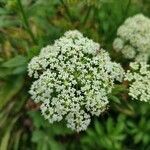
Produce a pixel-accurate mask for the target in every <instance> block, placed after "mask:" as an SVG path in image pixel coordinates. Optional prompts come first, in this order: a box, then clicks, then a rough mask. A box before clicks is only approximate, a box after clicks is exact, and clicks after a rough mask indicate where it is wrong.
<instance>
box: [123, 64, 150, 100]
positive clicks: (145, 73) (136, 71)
mask: <svg viewBox="0 0 150 150" xmlns="http://www.w3.org/2000/svg"><path fill="white" fill-rule="evenodd" d="M130 67H131V70H128V71H127V73H126V75H125V80H127V81H129V95H130V96H131V97H132V98H133V99H136V100H140V101H145V102H150V65H148V64H146V62H141V63H138V62H132V63H130Z"/></svg>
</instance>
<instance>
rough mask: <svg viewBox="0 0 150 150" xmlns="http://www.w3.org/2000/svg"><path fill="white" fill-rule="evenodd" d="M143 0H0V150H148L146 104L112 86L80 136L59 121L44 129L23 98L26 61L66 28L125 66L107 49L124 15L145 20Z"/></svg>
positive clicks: (146, 12)
mask: <svg viewBox="0 0 150 150" xmlns="http://www.w3.org/2000/svg"><path fill="white" fill-rule="evenodd" d="M149 10H150V3H149V1H148V0H124V1H121V0H94V3H87V1H86V0H83V1H78V0H76V1H75V2H71V0H70V1H69V0H1V1H0V150H7V149H10V150H20V149H21V150H28V149H33V150H36V149H37V150H49V149H52V150H53V149H54V150H57V149H108V150H122V149H125V150H126V149H131V150H134V149H136V150H149V149H150V145H149V143H150V126H149V124H150V115H149V112H150V105H148V104H145V103H142V102H136V101H132V100H131V99H130V98H129V97H128V95H127V91H126V89H125V87H126V86H127V83H126V82H125V83H123V84H122V85H120V86H118V87H115V89H114V91H113V92H112V95H110V108H109V109H108V111H106V114H102V115H101V116H100V117H99V118H98V119H95V118H92V122H93V124H91V126H90V128H89V129H88V130H87V131H85V132H81V133H80V134H77V133H74V132H71V131H70V130H68V129H66V128H65V125H64V123H63V122H62V124H54V125H50V124H48V123H47V122H46V121H45V120H43V119H42V117H41V116H40V114H39V112H38V109H39V106H38V105H36V104H34V103H33V102H32V100H30V98H29V94H28V91H29V87H30V85H31V83H32V80H31V79H30V78H28V77H27V63H28V62H29V61H30V60H31V58H32V57H33V56H35V55H37V54H38V53H39V50H40V48H41V47H44V46H45V45H48V44H51V43H53V42H54V40H55V39H57V38H58V37H60V36H62V34H63V33H64V32H65V31H66V30H70V29H78V30H79V31H81V32H82V33H84V35H85V36H88V37H90V38H91V39H93V40H94V41H96V42H99V43H101V44H102V47H103V48H106V49H107V50H109V52H110V55H111V57H112V59H113V60H115V61H118V62H120V63H121V64H122V65H123V67H124V68H125V69H126V68H128V66H127V64H128V62H127V61H126V60H123V59H122V57H121V56H120V55H119V56H118V54H117V53H115V51H114V50H113V49H112V42H113V40H114V39H115V37H116V31H117V28H118V27H119V26H120V25H121V24H122V23H123V22H124V20H125V19H126V18H128V17H129V16H133V15H134V14H137V13H143V14H144V15H146V16H148V17H150V13H149Z"/></svg>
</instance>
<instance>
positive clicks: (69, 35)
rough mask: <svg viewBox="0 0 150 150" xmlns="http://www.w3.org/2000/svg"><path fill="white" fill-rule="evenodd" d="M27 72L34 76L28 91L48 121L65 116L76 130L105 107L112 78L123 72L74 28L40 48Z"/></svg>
mask: <svg viewBox="0 0 150 150" xmlns="http://www.w3.org/2000/svg"><path fill="white" fill-rule="evenodd" d="M28 71H29V76H31V77H34V78H35V79H36V80H35V81H34V82H33V84H32V86H31V89H30V91H29V92H30V94H31V96H32V99H33V100H34V101H35V102H36V103H38V102H40V103H42V105H41V113H42V115H43V116H44V118H45V119H47V120H48V121H49V122H50V123H53V122H55V121H61V120H62V119H65V120H66V122H67V127H69V128H71V129H73V130H76V131H77V132H79V131H82V130H86V128H87V126H88V125H89V123H90V121H91V116H92V115H96V116H99V115H100V114H101V113H102V112H104V111H105V110H106V108H107V105H108V94H109V93H110V92H111V90H112V88H113V84H114V81H115V80H117V81H121V80H122V78H123V74H124V71H123V69H122V67H121V66H120V65H119V64H117V63H115V62H112V61H111V60H110V57H109V54H108V53H107V52H106V51H104V50H103V49H100V45H99V44H98V43H95V42H94V41H93V40H90V39H88V38H86V37H84V36H83V35H82V34H81V33H80V32H78V31H76V30H75V31H68V32H66V33H65V34H64V36H63V37H61V38H60V39H58V40H56V41H55V43H54V45H48V46H47V47H45V48H43V49H42V50H41V52H40V54H39V56H37V57H34V58H33V59H32V60H31V62H30V63H29V65H28Z"/></svg>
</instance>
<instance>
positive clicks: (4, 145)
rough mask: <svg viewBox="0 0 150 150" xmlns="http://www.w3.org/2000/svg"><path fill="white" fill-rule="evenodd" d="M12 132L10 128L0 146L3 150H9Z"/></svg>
mask: <svg viewBox="0 0 150 150" xmlns="http://www.w3.org/2000/svg"><path fill="white" fill-rule="evenodd" d="M10 131H11V127H9V129H7V131H6V133H5V135H4V136H3V138H2V140H1V144H0V149H1V150H7V147H8V142H9V138H10Z"/></svg>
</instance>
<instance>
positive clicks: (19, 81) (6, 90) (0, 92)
mask: <svg viewBox="0 0 150 150" xmlns="http://www.w3.org/2000/svg"><path fill="white" fill-rule="evenodd" d="M22 85H23V78H22V77H16V78H15V80H14V78H11V79H10V80H9V81H8V82H5V83H4V85H3V86H2V87H0V109H1V108H2V107H3V106H5V105H6V104H7V102H8V101H9V100H11V98H12V97H13V96H14V95H15V94H16V93H17V92H19V90H20V89H21V87H22Z"/></svg>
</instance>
